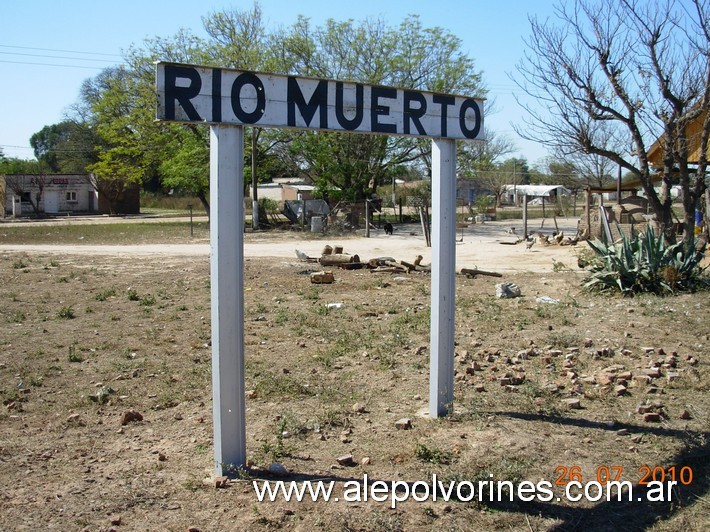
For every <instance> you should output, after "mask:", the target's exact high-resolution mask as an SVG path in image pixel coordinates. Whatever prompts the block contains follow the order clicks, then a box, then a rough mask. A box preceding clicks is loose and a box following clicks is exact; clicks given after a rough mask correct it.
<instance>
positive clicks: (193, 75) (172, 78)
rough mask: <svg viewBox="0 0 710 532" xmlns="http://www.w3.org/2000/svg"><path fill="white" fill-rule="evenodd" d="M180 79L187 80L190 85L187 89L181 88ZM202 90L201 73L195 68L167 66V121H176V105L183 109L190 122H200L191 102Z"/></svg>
mask: <svg viewBox="0 0 710 532" xmlns="http://www.w3.org/2000/svg"><path fill="white" fill-rule="evenodd" d="M178 79H187V80H189V81H190V84H189V85H188V86H187V87H179V86H178V84H177V80H178ZM200 89H202V79H201V78H200V73H199V72H198V71H197V70H195V69H194V68H190V67H181V66H174V65H166V67H165V120H175V103H176V102H177V103H178V104H179V105H180V107H182V108H183V110H184V111H185V114H186V115H187V117H188V118H189V119H190V120H199V121H201V120H202V118H201V117H200V115H199V113H198V112H197V110H196V109H195V106H194V105H192V102H191V101H190V100H191V99H192V98H194V97H195V96H197V95H198V94H200Z"/></svg>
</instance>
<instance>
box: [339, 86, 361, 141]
mask: <svg viewBox="0 0 710 532" xmlns="http://www.w3.org/2000/svg"><path fill="white" fill-rule="evenodd" d="M364 92H365V91H364V89H363V86H362V84H360V83H356V84H355V117H354V118H352V119H348V118H346V116H345V110H344V109H343V107H344V106H343V82H342V81H338V82H337V83H336V84H335V118H337V120H338V124H340V125H341V126H342V127H343V129H346V130H347V131H353V130H355V129H357V127H358V126H359V125H360V124H361V123H362V116H363V114H364V111H363V101H364V99H365V98H364Z"/></svg>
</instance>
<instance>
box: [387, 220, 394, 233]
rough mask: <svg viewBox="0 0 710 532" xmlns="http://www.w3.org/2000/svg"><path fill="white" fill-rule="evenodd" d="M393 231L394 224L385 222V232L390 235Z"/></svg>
mask: <svg viewBox="0 0 710 532" xmlns="http://www.w3.org/2000/svg"><path fill="white" fill-rule="evenodd" d="M393 232H394V226H393V225H392V224H391V223H389V222H385V234H386V235H391V234H392V233H393Z"/></svg>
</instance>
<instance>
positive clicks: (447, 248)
mask: <svg viewBox="0 0 710 532" xmlns="http://www.w3.org/2000/svg"><path fill="white" fill-rule="evenodd" d="M431 162H432V176H431V203H432V210H433V212H434V213H435V215H434V216H433V218H434V221H433V225H432V241H431V242H432V249H431V331H430V334H431V352H430V359H429V360H430V361H429V415H430V416H431V417H433V418H438V417H440V416H445V415H446V414H447V413H448V411H449V408H450V407H451V404H452V403H453V401H454V310H455V305H454V301H455V290H456V141H454V140H432V143H431Z"/></svg>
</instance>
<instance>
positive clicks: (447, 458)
mask: <svg viewBox="0 0 710 532" xmlns="http://www.w3.org/2000/svg"><path fill="white" fill-rule="evenodd" d="M414 455H415V456H416V457H417V458H418V459H419V460H421V461H422V462H429V463H431V464H450V463H451V459H452V453H450V452H449V451H443V450H441V449H437V448H435V447H428V446H426V445H424V444H423V443H417V445H416V446H415V447H414Z"/></svg>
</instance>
